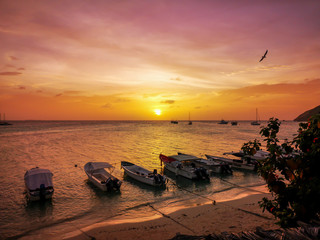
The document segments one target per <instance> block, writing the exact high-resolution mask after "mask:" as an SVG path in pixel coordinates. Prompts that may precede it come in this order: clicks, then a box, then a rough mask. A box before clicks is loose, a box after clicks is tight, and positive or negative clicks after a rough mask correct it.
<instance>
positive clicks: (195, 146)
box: [0, 121, 298, 239]
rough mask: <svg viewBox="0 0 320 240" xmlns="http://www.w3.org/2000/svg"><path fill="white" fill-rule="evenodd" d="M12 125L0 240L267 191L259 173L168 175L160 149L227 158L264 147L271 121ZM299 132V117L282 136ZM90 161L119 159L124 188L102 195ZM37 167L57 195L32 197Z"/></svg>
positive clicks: (0, 130)
mask: <svg viewBox="0 0 320 240" xmlns="http://www.w3.org/2000/svg"><path fill="white" fill-rule="evenodd" d="M11 123H12V125H8V126H0V163H1V171H0V239H7V238H13V239H16V238H28V237H30V239H41V238H43V236H46V234H48V238H50V236H51V238H55V237H57V236H59V237H58V239H59V238H63V237H62V236H64V237H65V236H66V237H68V236H70V234H71V233H79V232H80V233H81V232H82V231H81V230H80V229H83V228H86V227H88V226H101V225H103V224H117V223H122V222H128V221H143V220H148V219H153V218H156V217H160V216H161V214H159V212H162V213H170V212H172V211H175V210H178V209H181V208H186V207H191V206H197V205H200V204H205V203H208V202H210V201H211V200H215V201H227V200H232V199H237V198H241V197H244V196H248V195H251V194H256V193H257V192H259V191H261V190H262V189H265V190H264V191H267V190H266V187H265V182H264V181H263V179H262V178H261V177H260V176H259V175H258V174H257V173H255V172H250V171H239V170H238V171H237V170H234V171H233V174H232V175H219V174H216V175H213V176H211V177H210V182H207V181H191V180H188V179H185V178H183V177H176V176H175V175H174V174H171V173H170V172H167V171H166V170H164V169H163V166H162V165H161V162H160V160H159V154H160V153H162V154H165V155H174V154H177V152H182V153H187V154H191V155H195V156H198V157H204V158H205V156H204V154H210V155H216V156H223V153H225V152H230V151H239V150H240V148H241V146H242V145H243V143H245V142H247V141H249V140H254V139H260V141H261V143H262V145H263V146H264V144H265V143H264V142H263V139H261V137H260V134H259V132H260V128H261V127H262V126H265V125H266V124H267V122H262V124H261V126H252V125H251V124H250V122H249V121H239V122H238V125H237V126H232V125H231V124H230V123H229V124H226V125H222V124H217V121H194V122H193V124H192V125H188V121H181V122H179V123H178V124H171V123H170V121H12V122H11ZM297 130H298V123H297V122H293V121H283V122H282V123H281V130H280V133H279V139H280V140H281V141H283V140H284V139H289V140H291V139H292V138H293V137H294V135H295V134H296V133H297ZM90 161H97V162H108V163H110V164H112V165H113V166H114V170H113V174H114V175H115V176H116V177H118V178H119V179H120V180H121V181H122V182H123V184H122V186H121V191H120V192H116V193H109V192H102V191H101V190H100V189H98V188H96V187H95V186H94V185H93V184H92V183H90V182H89V181H88V178H87V175H86V174H85V172H84V170H83V166H84V165H85V164H86V163H87V162H90ZM121 161H129V162H132V163H135V164H137V165H140V166H142V167H144V168H146V169H149V170H151V171H152V170H153V169H157V171H158V172H161V173H164V174H166V175H167V176H168V177H169V182H168V184H167V187H166V188H163V189H155V188H153V187H151V186H147V185H144V184H142V183H139V182H136V181H134V180H132V179H130V178H129V177H128V176H126V175H125V174H124V172H123V169H121V168H120V162H121ZM34 167H39V168H47V169H49V170H50V171H51V172H52V173H53V184H54V189H55V192H54V196H53V198H52V200H48V201H45V202H29V201H28V200H27V198H26V194H25V184H24V174H25V172H26V171H27V170H29V169H31V168H34ZM257 189H259V190H257ZM150 205H151V206H152V207H153V208H151V207H150ZM155 209H157V210H159V212H156V211H155ZM68 234H69V235H68ZM71 235H72V234H71ZM52 236H55V237H52ZM45 238H46V237H45Z"/></svg>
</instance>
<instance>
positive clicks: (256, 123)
mask: <svg viewBox="0 0 320 240" xmlns="http://www.w3.org/2000/svg"><path fill="white" fill-rule="evenodd" d="M258 119H259V115H258V108H256V120H255V121H253V122H251V125H260V119H259V120H258Z"/></svg>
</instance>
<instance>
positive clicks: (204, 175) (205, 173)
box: [200, 168, 209, 179]
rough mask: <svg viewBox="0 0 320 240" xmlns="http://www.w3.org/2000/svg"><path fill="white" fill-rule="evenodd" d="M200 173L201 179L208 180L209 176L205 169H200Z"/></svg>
mask: <svg viewBox="0 0 320 240" xmlns="http://www.w3.org/2000/svg"><path fill="white" fill-rule="evenodd" d="M200 171H201V175H202V176H203V178H205V179H209V174H208V172H207V170H206V169H204V168H200Z"/></svg>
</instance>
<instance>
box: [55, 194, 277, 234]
mask: <svg viewBox="0 0 320 240" xmlns="http://www.w3.org/2000/svg"><path fill="white" fill-rule="evenodd" d="M263 197H271V194H270V193H259V194H252V195H248V196H245V197H242V198H239V199H236V200H231V201H218V202H215V204H213V203H210V204H204V205H200V206H194V207H188V208H183V209H179V210H176V211H174V212H171V213H169V214H166V213H164V212H165V209H164V210H159V209H156V208H154V207H153V206H152V205H150V206H149V207H150V208H153V210H154V213H155V214H154V215H153V216H149V217H140V218H138V219H134V218H131V219H123V218H122V219H121V218H119V219H117V218H113V219H110V220H108V221H104V222H100V223H96V224H93V225H90V226H87V227H83V228H81V229H79V230H76V231H73V232H69V233H66V234H64V235H63V236H61V239H69V240H85V239H90V238H95V239H97V240H98V239H117V240H120V239H128V238H129V239H142V240H143V239H154V240H156V239H159V240H160V239H170V238H173V237H175V236H176V235H179V234H186V235H208V234H220V233H222V232H242V231H253V230H255V229H256V228H257V227H262V228H264V229H266V230H271V229H279V228H280V227H279V226H278V225H276V224H275V223H276V220H275V219H274V217H273V216H272V215H271V214H270V213H268V212H264V213H263V212H262V209H261V208H260V207H259V204H258V201H260V200H262V198H263Z"/></svg>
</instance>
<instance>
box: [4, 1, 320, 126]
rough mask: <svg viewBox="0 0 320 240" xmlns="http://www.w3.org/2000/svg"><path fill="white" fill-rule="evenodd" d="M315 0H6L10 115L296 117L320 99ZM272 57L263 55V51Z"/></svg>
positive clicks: (318, 5) (6, 92)
mask: <svg viewBox="0 0 320 240" xmlns="http://www.w3.org/2000/svg"><path fill="white" fill-rule="evenodd" d="M319 11H320V3H319V2H316V1H304V2H301V1H283V2H276V1H259V2H254V1H241V2H239V1H228V2H220V1H202V2H198V1H193V0H190V1H185V2H184V3H183V4H182V3H181V2H172V1H156V2H152V3H151V2H149V1H142V0H133V1H121V2H114V1H91V2H83V1H80V2H79V1H59V2H44V1H30V2H29V1H7V0H4V1H1V2H0V41H1V45H0V53H1V58H0V113H1V117H3V114H5V116H6V120H119V121H122V120H133V121H135V120H136V121H137V120H162V121H165V120H188V119H189V114H190V119H191V120H193V121H195V120H200V121H206V120H221V119H225V120H229V121H230V120H254V119H255V118H256V109H258V113H259V117H260V119H261V120H268V119H269V118H270V117H276V118H279V119H280V120H293V119H294V118H296V117H297V116H298V115H300V114H301V113H303V112H305V111H307V110H309V109H312V108H314V107H316V106H318V105H320V102H319V100H320V63H319V55H320V31H319V29H320V21H319V17H318V13H319ZM263 56H264V57H265V58H262V57H263Z"/></svg>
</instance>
